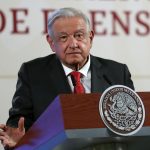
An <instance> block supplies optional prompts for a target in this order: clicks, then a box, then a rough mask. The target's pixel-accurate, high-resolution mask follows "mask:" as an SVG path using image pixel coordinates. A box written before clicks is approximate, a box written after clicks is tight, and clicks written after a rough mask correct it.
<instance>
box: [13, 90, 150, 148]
mask: <svg viewBox="0 0 150 150" xmlns="http://www.w3.org/2000/svg"><path fill="white" fill-rule="evenodd" d="M137 94H138V95H139V96H140V98H141V99H142V101H143V104H144V107H145V121H144V124H143V127H142V128H141V129H140V131H138V132H137V133H136V134H134V135H131V136H119V135H117V134H115V133H113V132H111V131H110V130H109V129H107V127H106V126H105V125H104V123H103V121H102V119H101V117H100V113H99V100H100V96H101V94H98V93H93V94H62V95H59V96H57V97H56V98H55V99H54V101H53V102H52V103H51V104H50V105H49V106H48V107H47V109H46V110H45V111H44V113H43V114H42V115H41V116H40V117H39V119H38V120H37V121H36V122H35V123H34V124H33V126H32V127H31V128H30V129H29V130H28V132H27V133H26V134H25V136H24V137H23V138H22V139H21V141H20V142H19V144H18V145H17V147H16V148H15V150H82V149H83V150H95V149H96V150H97V149H99V150H104V149H105V150H107V149H108V150H110V149H111V150H141V149H142V148H143V149H144V150H150V92H137ZM94 147H95V148H94Z"/></svg>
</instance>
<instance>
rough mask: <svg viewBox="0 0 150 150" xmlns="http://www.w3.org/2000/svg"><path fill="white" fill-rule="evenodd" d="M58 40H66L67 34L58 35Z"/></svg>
mask: <svg viewBox="0 0 150 150" xmlns="http://www.w3.org/2000/svg"><path fill="white" fill-rule="evenodd" d="M59 40H60V41H62V42H64V41H66V40H67V36H66V35H63V36H60V37H59Z"/></svg>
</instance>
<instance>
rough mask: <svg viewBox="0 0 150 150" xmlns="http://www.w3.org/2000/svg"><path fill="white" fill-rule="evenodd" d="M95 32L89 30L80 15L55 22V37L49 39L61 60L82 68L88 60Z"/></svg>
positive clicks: (73, 66)
mask: <svg viewBox="0 0 150 150" xmlns="http://www.w3.org/2000/svg"><path fill="white" fill-rule="evenodd" d="M93 37H94V34H93V32H92V31H87V26H86V24H85V22H84V20H83V19H82V18H80V17H72V18H71V17H70V18H59V19H57V20H56V21H55V22H54V24H53V38H52V37H50V36H48V37H47V40H48V42H49V44H50V46H51V48H52V50H53V51H54V52H55V53H56V55H57V56H58V57H59V58H60V60H61V62H62V63H63V64H64V65H66V66H68V67H70V68H72V69H75V66H76V65H79V67H80V68H81V67H82V66H83V65H84V64H85V63H86V61H87V58H88V55H89V51H90V48H91V45H92V40H93Z"/></svg>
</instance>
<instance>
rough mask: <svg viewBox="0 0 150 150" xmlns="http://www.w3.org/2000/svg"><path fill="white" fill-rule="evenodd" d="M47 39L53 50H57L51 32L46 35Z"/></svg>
mask: <svg viewBox="0 0 150 150" xmlns="http://www.w3.org/2000/svg"><path fill="white" fill-rule="evenodd" d="M46 40H47V42H48V44H49V46H50V47H51V49H52V51H53V52H55V50H54V41H53V39H52V38H51V37H50V35H49V34H47V35H46Z"/></svg>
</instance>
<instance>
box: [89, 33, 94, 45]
mask: <svg viewBox="0 0 150 150" xmlns="http://www.w3.org/2000/svg"><path fill="white" fill-rule="evenodd" d="M89 38H90V40H91V44H92V42H93V38H94V31H92V30H91V31H90V37H89Z"/></svg>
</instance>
